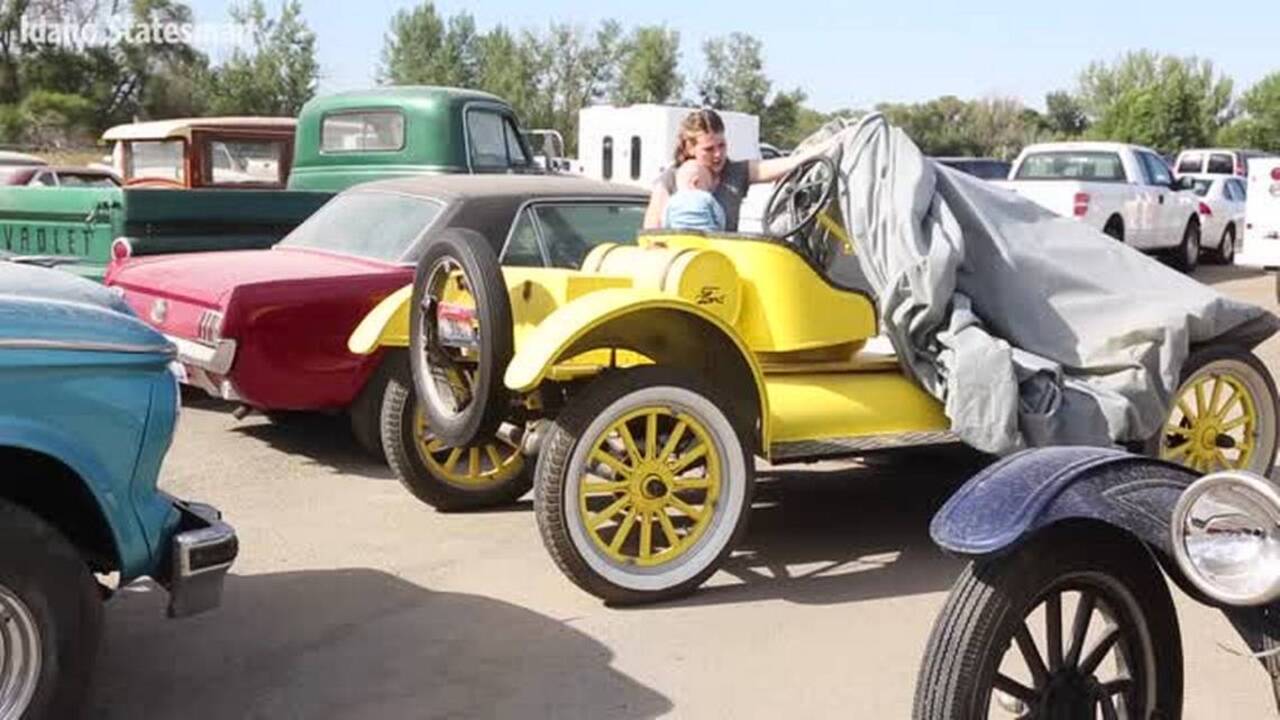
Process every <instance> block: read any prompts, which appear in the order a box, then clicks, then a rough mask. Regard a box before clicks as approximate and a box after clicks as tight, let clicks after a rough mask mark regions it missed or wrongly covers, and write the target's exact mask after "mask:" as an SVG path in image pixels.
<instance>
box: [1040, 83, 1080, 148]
mask: <svg viewBox="0 0 1280 720" xmlns="http://www.w3.org/2000/svg"><path fill="white" fill-rule="evenodd" d="M1044 105H1045V114H1044V121H1045V129H1046V130H1048V131H1049V132H1051V133H1053V134H1054V135H1055V136H1057V137H1059V138H1063V139H1066V138H1073V137H1077V136H1079V135H1080V134H1081V133H1083V132H1084V131H1085V130H1087V129H1088V127H1089V118H1088V117H1087V116H1086V115H1085V113H1084V107H1083V106H1082V105H1081V104H1080V101H1079V100H1077V99H1076V97H1075V96H1074V95H1072V94H1071V93H1069V92H1065V91H1062V90H1058V91H1055V92H1051V93H1049V94H1047V95H1045V96H1044Z"/></svg>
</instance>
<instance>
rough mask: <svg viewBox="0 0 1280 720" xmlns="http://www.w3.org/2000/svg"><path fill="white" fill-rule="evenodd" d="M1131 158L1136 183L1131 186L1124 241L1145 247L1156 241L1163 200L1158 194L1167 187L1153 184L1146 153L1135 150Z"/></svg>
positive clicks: (1166, 189)
mask: <svg viewBox="0 0 1280 720" xmlns="http://www.w3.org/2000/svg"><path fill="white" fill-rule="evenodd" d="M1133 159H1134V160H1135V161H1136V162H1137V165H1138V168H1137V169H1138V177H1137V178H1136V184H1135V185H1134V186H1133V187H1134V196H1135V197H1134V205H1133V207H1134V209H1133V212H1132V216H1133V217H1132V222H1129V221H1128V220H1126V222H1125V228H1124V235H1125V242H1127V243H1130V244H1132V245H1133V246H1134V247H1139V248H1145V247H1150V246H1151V245H1153V244H1154V243H1156V242H1157V241H1158V238H1159V224H1160V204H1161V203H1162V202H1163V200H1161V199H1160V195H1161V193H1164V192H1168V190H1169V189H1168V188H1167V187H1163V188H1159V187H1156V186H1155V185H1154V179H1153V178H1152V174H1151V167H1150V165H1149V163H1148V162H1147V158H1146V153H1143V152H1137V151H1135V152H1134V153H1133Z"/></svg>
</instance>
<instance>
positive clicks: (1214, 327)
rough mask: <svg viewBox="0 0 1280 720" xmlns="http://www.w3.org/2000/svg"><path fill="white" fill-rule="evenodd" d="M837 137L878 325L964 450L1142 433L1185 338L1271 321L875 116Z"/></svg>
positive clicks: (1251, 337)
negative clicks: (952, 161)
mask: <svg viewBox="0 0 1280 720" xmlns="http://www.w3.org/2000/svg"><path fill="white" fill-rule="evenodd" d="M834 130H835V129H834V128H826V129H824V130H823V131H819V133H820V134H823V133H825V134H826V135H828V136H829V134H830V133H831V132H833V131H834ZM839 133H840V139H839V142H838V143H837V146H836V147H837V149H836V150H833V152H834V153H836V159H837V168H838V170H837V172H838V174H839V176H840V182H839V185H838V188H839V195H838V202H839V209H840V212H841V213H842V214H843V216H844V218H845V224H846V227H847V228H848V229H849V231H850V235H851V237H852V240H853V244H854V246H855V248H856V249H855V252H856V254H857V258H858V264H859V265H860V267H861V271H862V273H863V274H864V275H865V276H866V280H867V282H868V283H869V284H870V285H871V290H872V291H873V293H874V294H875V296H876V299H877V311H878V313H879V319H880V329H881V332H882V333H883V334H884V335H886V336H888V338H889V339H890V340H891V341H892V343H893V345H894V347H895V349H896V351H897V353H898V356H899V358H900V361H901V362H902V363H903V365H904V367H905V369H906V370H907V371H908V372H910V373H912V374H914V375H915V376H916V378H917V379H918V380H919V382H920V383H921V384H922V385H923V386H924V387H925V388H926V389H927V390H928V391H929V392H930V393H931V394H933V395H934V396H935V397H937V398H938V399H939V400H941V401H942V402H943V403H944V405H945V408H946V414H947V417H948V418H950V420H951V425H952V431H953V432H954V433H955V434H956V435H958V436H959V437H960V439H962V440H964V441H965V442H966V443H968V444H970V445H972V446H973V447H975V448H977V449H979V450H983V451H986V452H991V453H1008V452H1011V451H1014V450H1017V449H1019V448H1022V447H1026V446H1039V445H1061V444H1081V445H1112V444H1115V443H1117V442H1131V441H1141V440H1144V439H1146V438H1149V437H1152V436H1153V435H1155V433H1156V432H1157V431H1158V430H1160V428H1161V426H1162V424H1163V422H1164V420H1165V417H1166V413H1167V409H1168V408H1169V407H1170V405H1171V403H1172V395H1173V393H1174V391H1176V390H1177V387H1178V380H1179V373H1180V371H1181V367H1182V363H1183V361H1184V360H1185V359H1186V358H1187V356H1188V354H1189V352H1190V349H1191V348H1192V347H1193V346H1196V345H1198V344H1201V343H1208V342H1234V343H1237V344H1240V345H1242V346H1244V347H1246V348H1252V347H1253V346H1255V345H1256V344H1257V343H1259V342H1261V341H1262V340H1264V339H1266V338H1267V337H1269V336H1270V335H1271V334H1273V333H1274V332H1275V331H1276V330H1277V328H1280V320H1278V319H1277V318H1276V317H1275V316H1274V315H1272V314H1271V313H1269V312H1267V311H1265V310H1263V309H1262V308H1259V307H1255V306H1253V305H1249V304H1245V303H1241V302H1237V301H1234V300H1231V299H1229V298H1227V297H1225V296H1223V295H1222V294H1220V293H1218V292H1216V291H1215V290H1213V289H1212V288H1210V287H1208V286H1206V285H1204V284H1202V283H1200V282H1198V281H1196V280H1193V279H1191V278H1189V277H1187V276H1185V275H1183V274H1181V273H1179V272H1177V271H1175V270H1172V269H1170V268H1168V267H1165V266H1164V265H1163V264H1162V263H1160V262H1159V261H1158V260H1156V259H1153V258H1151V257H1148V256H1147V255H1144V254H1142V253H1141V252H1138V251H1136V250H1134V249H1132V248H1130V247H1127V246H1125V245H1124V244H1122V243H1119V242H1116V241H1115V240H1113V239H1112V238H1110V237H1108V236H1106V235H1103V234H1102V233H1100V232H1098V231H1097V230H1094V229H1093V228H1090V227H1086V226H1085V225H1084V224H1082V223H1079V222H1077V221H1075V220H1072V219H1069V218H1063V217H1059V216H1057V215H1054V214H1052V213H1050V212H1049V211H1047V210H1045V209H1043V208H1042V207H1040V206H1039V205H1036V204H1035V203H1033V202H1031V201H1029V200H1026V199H1024V198H1021V197H1019V196H1018V195H1016V194H1014V193H1012V192H1010V191H1008V190H1006V189H1003V188H1000V187H998V186H995V185H991V184H988V183H986V182H984V181H982V180H979V179H977V178H973V177H970V176H968V175H965V174H962V173H960V172H957V171H955V170H952V169H950V168H947V167H943V166H941V165H939V164H937V163H935V162H933V161H932V160H930V159H928V158H926V157H924V156H923V154H922V153H921V152H920V150H919V148H917V147H916V146H915V144H914V143H912V142H911V140H910V139H909V138H908V137H907V136H906V134H905V133H903V132H902V131H901V130H900V129H898V128H895V127H892V126H890V125H889V124H888V122H886V121H885V119H884V118H883V117H881V116H879V115H871V116H868V117H866V118H864V119H863V120H862V121H861V122H859V123H858V124H857V125H855V126H852V127H847V128H843V129H841V130H839ZM813 139H815V140H816V139H817V138H813Z"/></svg>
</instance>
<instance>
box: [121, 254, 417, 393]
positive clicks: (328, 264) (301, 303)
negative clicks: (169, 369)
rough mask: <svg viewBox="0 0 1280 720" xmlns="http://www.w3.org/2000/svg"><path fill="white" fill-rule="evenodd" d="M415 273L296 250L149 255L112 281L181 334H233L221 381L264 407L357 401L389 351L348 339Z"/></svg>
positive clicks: (146, 313) (194, 338) (196, 339)
mask: <svg viewBox="0 0 1280 720" xmlns="http://www.w3.org/2000/svg"><path fill="white" fill-rule="evenodd" d="M412 280H413V268H412V267H408V266H403V265H395V264H390V263H384V262H378V261H374V260H366V259H363V258H356V257H350V256H344V255H336V254H330V253H324V252H317V251H312V250H303V249H293V248H289V249H284V248H281V249H273V250H246V251H239V252H218V253H197V254H187V255H175V256H169V257H154V258H142V259H138V260H133V261H130V262H126V263H124V264H123V265H121V266H119V267H117V268H113V269H112V271H111V272H110V273H109V274H108V276H107V279H106V281H107V284H109V285H113V286H117V287H119V288H121V289H122V290H124V297H125V300H126V301H127V302H128V303H129V304H130V306H132V307H133V309H134V310H135V311H136V312H137V313H138V315H139V317H141V318H143V319H144V320H145V321H147V322H148V323H150V324H152V325H153V326H155V327H156V328H157V329H159V330H160V331H162V332H164V333H165V334H166V335H169V336H170V337H172V338H176V339H179V340H184V341H189V342H191V343H197V344H200V345H203V346H210V347H211V346H214V345H216V344H217V343H218V342H219V341H221V340H233V341H234V342H235V349H234V353H235V354H234V362H233V363H232V364H231V366H230V369H229V371H227V372H226V374H225V376H222V375H219V376H218V377H216V378H214V380H215V382H217V383H221V381H222V380H223V379H227V380H230V382H231V385H232V386H233V387H234V395H235V398H236V399H239V400H242V401H243V402H245V403H247V404H249V405H251V406H254V407H257V408H260V409H263V410H316V409H339V408H343V407H346V406H347V405H349V404H350V403H351V401H352V400H353V399H354V398H355V396H356V394H357V393H358V392H359V391H360V389H361V388H362V387H363V386H364V383H365V381H366V380H367V379H368V377H369V376H370V374H372V372H373V370H374V369H376V367H377V364H378V362H380V361H381V357H379V356H360V355H354V354H352V353H351V352H349V351H348V350H347V338H348V337H350V335H351V332H352V331H353V330H354V329H355V326H356V325H357V324H358V323H359V322H360V320H361V319H363V318H364V316H365V315H366V314H367V313H368V312H369V310H371V309H372V308H373V306H374V305H376V304H377V303H378V302H379V301H380V300H381V299H382V298H384V297H386V296H387V295H388V294H390V293H391V292H392V291H394V290H396V289H398V288H400V287H401V286H403V285H405V284H407V283H409V282H412ZM219 315H220V317H219ZM179 350H180V354H185V353H182V344H181V343H180V347H179ZM182 360H183V362H184V364H189V365H197V364H199V363H198V362H196V361H194V360H191V359H190V358H189V357H182ZM192 369H197V370H198V369H199V368H192Z"/></svg>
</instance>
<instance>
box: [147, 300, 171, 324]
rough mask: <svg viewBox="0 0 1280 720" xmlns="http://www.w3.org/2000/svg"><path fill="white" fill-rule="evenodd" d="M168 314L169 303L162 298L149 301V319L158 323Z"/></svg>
mask: <svg viewBox="0 0 1280 720" xmlns="http://www.w3.org/2000/svg"><path fill="white" fill-rule="evenodd" d="M168 316H169V303H168V302H167V301H165V300H164V299H163V298H162V299H160V300H156V301H155V302H153V303H151V321H152V322H154V323H156V324H160V323H162V322H164V319H165V318H166V317H168Z"/></svg>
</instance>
